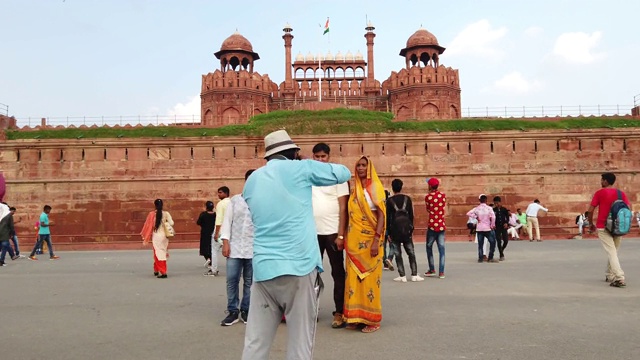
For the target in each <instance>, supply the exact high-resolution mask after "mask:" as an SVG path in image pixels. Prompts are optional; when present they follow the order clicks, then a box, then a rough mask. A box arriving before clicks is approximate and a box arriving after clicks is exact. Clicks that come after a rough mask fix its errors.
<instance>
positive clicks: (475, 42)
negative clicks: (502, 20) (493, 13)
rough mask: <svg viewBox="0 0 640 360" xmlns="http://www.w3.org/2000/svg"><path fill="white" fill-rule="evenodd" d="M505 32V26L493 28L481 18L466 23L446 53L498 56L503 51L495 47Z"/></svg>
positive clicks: (487, 21)
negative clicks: (471, 22)
mask: <svg viewBox="0 0 640 360" xmlns="http://www.w3.org/2000/svg"><path fill="white" fill-rule="evenodd" d="M506 34H507V28H506V27H504V26H503V27H500V28H493V27H492V26H491V23H489V20H486V19H483V20H480V21H478V22H475V23H473V24H469V25H467V27H465V28H464V29H463V30H462V31H461V32H460V33H459V34H458V35H457V36H456V37H455V38H454V39H453V41H451V44H449V47H448V48H447V55H472V56H478V57H493V58H496V57H500V56H502V55H503V54H504V53H503V51H501V50H500V49H499V47H496V43H497V42H498V40H500V39H502V38H504V36H505V35H506Z"/></svg>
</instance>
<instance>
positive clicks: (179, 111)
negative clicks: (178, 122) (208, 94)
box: [167, 95, 200, 119]
mask: <svg viewBox="0 0 640 360" xmlns="http://www.w3.org/2000/svg"><path fill="white" fill-rule="evenodd" d="M167 115H170V116H192V115H195V117H196V119H199V118H200V95H196V96H193V97H191V98H190V99H189V100H188V101H187V102H185V103H178V104H176V105H175V106H173V107H172V108H171V109H169V110H168V111H167Z"/></svg>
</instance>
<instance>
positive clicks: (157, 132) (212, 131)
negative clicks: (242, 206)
mask: <svg viewBox="0 0 640 360" xmlns="http://www.w3.org/2000/svg"><path fill="white" fill-rule="evenodd" d="M392 119H393V115H392V114H390V113H385V112H378V111H366V110H350V109H333V110H323V111H308V110H298V111H274V112H271V113H268V114H262V115H258V116H255V117H254V118H252V119H251V120H250V121H249V123H248V124H246V125H229V126H224V127H220V128H206V127H199V126H198V127H188V126H160V127H156V126H143V127H133V128H122V127H115V128H112V127H99V128H82V129H80V128H65V129H47V130H35V131H20V130H8V131H7V132H6V134H7V139H8V140H17V139H76V138H141V137H201V136H262V135H266V134H268V133H269V132H271V131H274V130H278V129H286V130H287V131H288V132H289V133H290V134H292V135H315V134H363V133H384V132H411V133H421V132H447V131H454V132H460V131H471V132H473V131H505V130H521V131H526V130H545V129H566V130H572V129H598V128H603V129H604V128H633V127H640V120H638V119H632V118H614V117H607V118H598V117H579V118H562V119H544V118H539V119H461V120H460V119H458V120H438V121H421V122H418V121H406V122H393V121H392Z"/></svg>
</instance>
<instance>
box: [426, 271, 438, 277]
mask: <svg viewBox="0 0 640 360" xmlns="http://www.w3.org/2000/svg"><path fill="white" fill-rule="evenodd" d="M424 276H429V277H431V276H436V272H435V271H434V270H429V271H427V272H426V273H424Z"/></svg>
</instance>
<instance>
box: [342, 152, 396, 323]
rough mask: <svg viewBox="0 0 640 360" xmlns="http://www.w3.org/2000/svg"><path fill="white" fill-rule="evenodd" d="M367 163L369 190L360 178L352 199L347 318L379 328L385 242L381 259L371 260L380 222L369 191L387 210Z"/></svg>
mask: <svg viewBox="0 0 640 360" xmlns="http://www.w3.org/2000/svg"><path fill="white" fill-rule="evenodd" d="M367 160H368V165H367V180H366V186H364V187H363V186H362V182H361V181H360V179H358V178H357V177H356V180H355V186H353V189H352V191H351V195H350V196H349V229H348V233H347V239H346V242H345V248H346V251H347V261H346V272H347V275H346V286H345V296H344V300H345V301H344V317H345V319H346V322H347V323H350V324H357V323H360V324H366V325H378V324H379V323H380V321H381V320H382V303H381V299H380V284H381V282H382V268H383V263H382V261H383V259H382V257H383V251H382V246H383V244H384V242H383V241H384V239H380V240H379V245H378V246H380V251H379V252H378V256H376V257H371V253H370V251H371V245H372V243H373V240H374V236H375V234H376V227H377V225H378V218H377V216H376V215H375V214H374V212H373V211H372V210H371V209H370V208H369V204H368V203H367V200H366V198H365V191H366V192H367V193H368V194H369V197H370V198H371V200H372V201H373V203H374V204H375V205H376V206H377V207H378V208H379V209H380V210H381V211H382V212H384V213H386V207H385V194H384V188H383V187H382V182H380V179H379V178H378V174H377V173H376V171H375V168H374V167H373V163H372V162H371V160H370V159H367ZM356 174H357V172H356ZM385 218H386V216H385ZM382 234H384V229H383V230H382Z"/></svg>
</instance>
